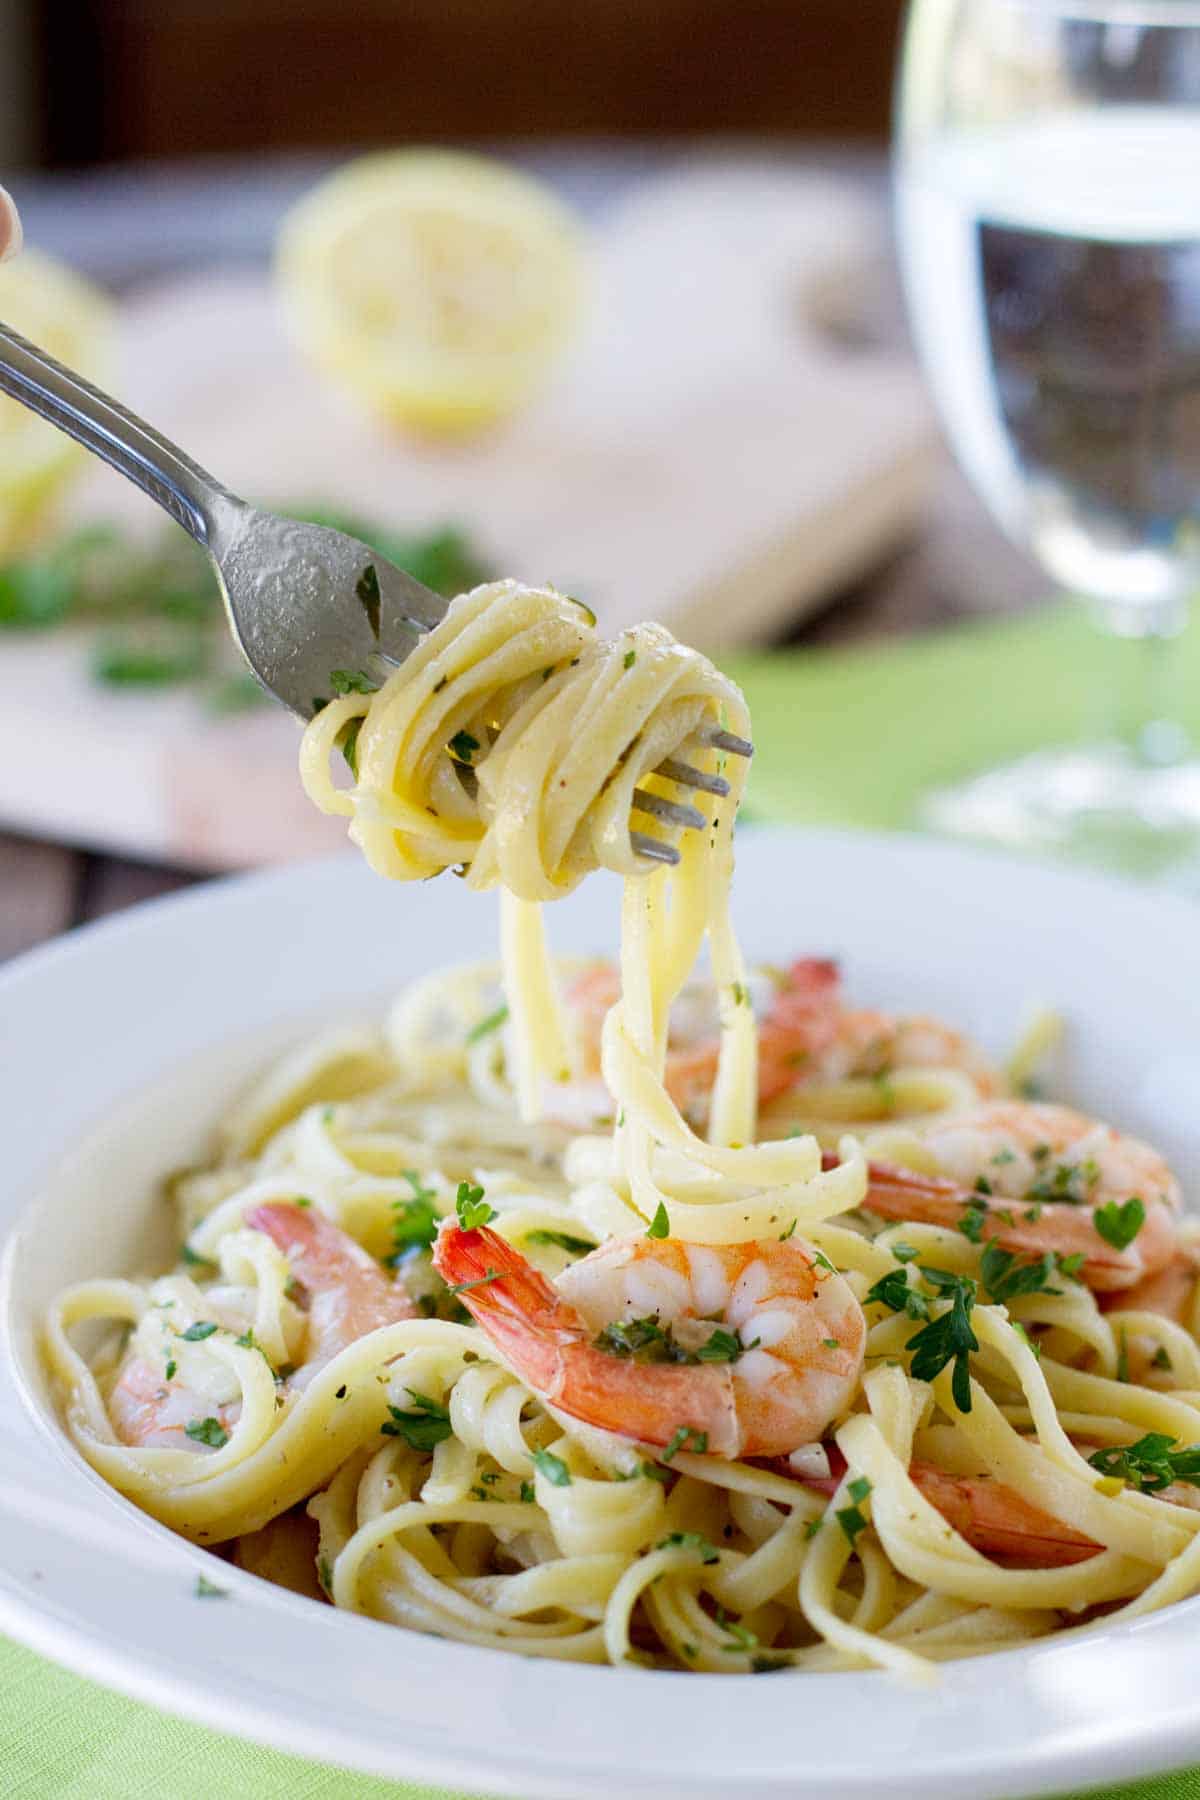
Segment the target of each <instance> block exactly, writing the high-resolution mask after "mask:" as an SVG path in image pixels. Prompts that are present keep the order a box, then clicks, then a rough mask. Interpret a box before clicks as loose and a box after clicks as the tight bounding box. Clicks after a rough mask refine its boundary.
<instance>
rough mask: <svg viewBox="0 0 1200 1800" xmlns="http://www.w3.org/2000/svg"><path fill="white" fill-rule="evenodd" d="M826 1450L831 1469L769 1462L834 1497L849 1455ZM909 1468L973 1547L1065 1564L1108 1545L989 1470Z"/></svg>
mask: <svg viewBox="0 0 1200 1800" xmlns="http://www.w3.org/2000/svg"><path fill="white" fill-rule="evenodd" d="M825 1450H826V1454H827V1455H828V1457H829V1469H830V1472H829V1474H828V1475H804V1476H797V1475H796V1473H795V1471H794V1470H793V1469H792V1467H791V1465H790V1463H789V1462H788V1459H787V1458H786V1457H779V1458H777V1459H775V1460H774V1461H773V1462H772V1464H771V1466H772V1468H774V1469H775V1470H777V1471H778V1473H779V1474H781V1475H790V1476H791V1477H792V1479H793V1480H799V1481H800V1482H801V1483H802V1485H803V1486H804V1487H806V1488H812V1489H813V1491H814V1492H815V1493H818V1494H825V1495H826V1496H827V1497H829V1498H832V1496H833V1494H834V1493H835V1491H836V1490H837V1487H838V1485H839V1483H840V1482H841V1479H842V1477H843V1475H844V1474H845V1473H846V1459H845V1457H844V1456H843V1455H842V1453H841V1451H840V1450H839V1449H838V1447H837V1445H836V1444H827V1445H826V1446H825ZM908 1474H909V1479H910V1481H911V1482H912V1484H913V1486H914V1487H915V1488H916V1490H917V1492H918V1493H919V1494H921V1495H922V1497H923V1498H924V1499H926V1500H928V1502H929V1504H930V1505H931V1506H932V1507H933V1508H934V1509H935V1511H937V1512H939V1513H940V1514H941V1515H942V1517H943V1519H945V1521H946V1523H947V1524H948V1525H950V1526H952V1527H953V1529H954V1530H955V1531H957V1533H958V1535H959V1537H961V1538H965V1539H966V1541H967V1543H968V1544H970V1545H971V1547H972V1549H975V1550H978V1551H979V1552H980V1553H981V1554H982V1555H984V1556H994V1557H997V1558H999V1559H1000V1560H1002V1561H1003V1562H1004V1563H1006V1564H1008V1565H1011V1566H1013V1567H1019V1568H1027V1569H1059V1568H1066V1567H1068V1566H1069V1565H1070V1564H1072V1563H1079V1562H1087V1561H1089V1559H1090V1558H1091V1557H1093V1556H1098V1555H1099V1554H1100V1552H1101V1550H1102V1549H1103V1548H1104V1546H1103V1544H1098V1543H1096V1541H1095V1539H1094V1538H1089V1537H1085V1536H1084V1534H1083V1533H1082V1532H1081V1531H1076V1530H1075V1529H1074V1527H1073V1526H1071V1525H1065V1524H1064V1523H1063V1522H1062V1520H1061V1519H1056V1518H1055V1517H1054V1516H1053V1514H1052V1513H1048V1512H1044V1511H1043V1510H1042V1508H1041V1507H1040V1506H1034V1505H1032V1503H1031V1502H1030V1501H1028V1500H1026V1499H1024V1498H1023V1496H1022V1495H1020V1494H1018V1493H1017V1491H1016V1489H1015V1488H1011V1487H1008V1486H1006V1485H1005V1483H1004V1482H1002V1481H996V1480H995V1479H994V1478H993V1477H992V1476H990V1475H948V1474H947V1473H946V1471H945V1470H944V1469H939V1468H937V1467H936V1466H935V1465H934V1464H933V1463H927V1462H919V1461H917V1462H913V1463H910V1465H909V1470H908Z"/></svg>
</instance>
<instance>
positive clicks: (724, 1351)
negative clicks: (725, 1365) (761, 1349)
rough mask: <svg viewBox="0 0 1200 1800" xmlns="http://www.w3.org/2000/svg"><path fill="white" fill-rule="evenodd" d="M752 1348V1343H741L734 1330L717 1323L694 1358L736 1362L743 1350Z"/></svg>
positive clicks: (700, 1360)
mask: <svg viewBox="0 0 1200 1800" xmlns="http://www.w3.org/2000/svg"><path fill="white" fill-rule="evenodd" d="M756 1341H757V1340H756ZM753 1348H754V1345H753V1344H743V1343H742V1340H741V1338H740V1337H739V1336H738V1334H737V1332H736V1331H726V1329H725V1327H724V1326H723V1325H718V1326H716V1327H715V1329H714V1330H713V1334H712V1336H711V1337H710V1338H709V1340H708V1342H707V1343H706V1344H701V1346H700V1348H699V1349H698V1350H697V1351H696V1360H697V1362H702V1363H707V1362H711V1363H716V1362H736V1361H737V1359H738V1357H739V1356H741V1355H742V1353H743V1351H744V1350H752V1349H753Z"/></svg>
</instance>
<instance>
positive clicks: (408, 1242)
mask: <svg viewBox="0 0 1200 1800" xmlns="http://www.w3.org/2000/svg"><path fill="white" fill-rule="evenodd" d="M404 1179H405V1181H407V1183H408V1185H409V1187H410V1188H411V1189H412V1199H411V1200H393V1201H392V1251H391V1254H390V1256H386V1257H384V1262H385V1263H387V1265H388V1266H389V1267H390V1268H394V1267H395V1266H396V1264H397V1263H398V1262H399V1261H400V1260H401V1259H402V1258H403V1257H405V1256H407V1255H408V1254H409V1252H410V1251H412V1250H427V1249H428V1248H429V1246H430V1244H432V1242H433V1240H434V1238H435V1237H436V1236H437V1229H438V1215H437V1211H436V1209H435V1207H434V1204H433V1203H434V1201H435V1200H436V1199H437V1190H436V1189H435V1188H427V1187H425V1186H424V1185H423V1184H422V1181H421V1177H420V1176H419V1175H418V1174H417V1171H416V1170H415V1169H405V1171H404Z"/></svg>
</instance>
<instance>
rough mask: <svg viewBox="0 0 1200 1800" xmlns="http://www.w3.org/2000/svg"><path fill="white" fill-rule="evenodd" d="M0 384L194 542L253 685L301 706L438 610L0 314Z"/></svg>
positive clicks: (653, 809)
mask: <svg viewBox="0 0 1200 1800" xmlns="http://www.w3.org/2000/svg"><path fill="white" fill-rule="evenodd" d="M0 392H3V393H5V394H8V395H10V396H11V398H12V399H14V400H19V401H20V402H21V404H22V405H23V406H27V407H29V409H30V410H31V411H32V412H35V413H38V414H40V416H41V417H42V418H43V419H46V420H48V421H49V423H50V424H51V425H56V426H57V427H58V429H59V430H60V431H65V432H66V434H67V436H68V437H73V438H75V439H76V441H77V442H78V443H80V444H82V445H83V446H84V448H85V449H87V450H90V451H91V452H92V453H93V455H95V456H98V457H100V458H101V460H102V461H103V462H106V463H108V464H109V466H110V467H111V468H114V469H116V470H117V471H118V473H120V474H122V475H124V476H125V477H126V478H127V479H128V480H130V481H132V482H133V483H134V485H135V486H136V487H139V488H141V490H142V492H143V493H145V494H148V495H149V496H150V498H151V500H155V501H157V503H158V504H159V506H161V507H162V509H163V511H164V512H166V513H169V514H170V516H171V518H172V519H174V521H175V523H176V524H177V525H182V527H183V529H184V530H185V531H186V532H188V533H189V534H190V536H192V537H194V538H195V540H196V542H197V543H198V544H201V545H202V546H203V548H204V549H205V550H207V552H208V554H209V556H210V557H211V558H212V563H213V567H214V569H215V570H216V575H217V581H218V583H219V585H220V589H221V597H222V599H223V601H224V603H225V613H226V617H227V619H228V621H229V629H230V631H231V632H232V633H233V640H234V642H235V644H236V645H237V647H238V649H239V650H240V651H241V653H242V655H243V656H244V657H245V659H246V661H247V663H248V664H249V665H250V669H251V672H252V673H253V674H254V676H255V677H256V678H257V680H258V681H259V682H261V684H262V685H263V687H265V688H266V689H267V691H268V692H269V693H271V694H273V695H274V696H275V698H276V699H277V700H280V701H282V703H283V704H284V706H286V707H288V708H289V710H290V711H292V712H294V713H296V714H297V715H298V716H299V717H300V718H301V719H310V718H311V717H312V716H313V714H314V713H315V712H316V711H318V709H319V708H320V707H321V706H322V705H323V704H324V702H325V700H326V699H327V698H328V695H329V688H330V686H331V683H330V675H331V673H332V672H333V671H338V670H344V669H351V670H354V671H355V672H356V673H357V672H358V671H362V672H363V673H364V674H365V675H367V676H368V677H369V678H370V679H371V680H374V681H375V682H376V683H378V684H382V682H384V681H385V680H386V679H387V677H388V676H389V675H390V674H391V673H392V671H393V670H394V669H396V668H398V667H399V666H400V664H401V663H402V662H403V661H404V659H405V658H406V657H407V656H408V655H409V654H410V653H411V652H412V650H413V649H414V648H415V647H416V645H417V643H418V642H419V641H420V639H421V637H422V636H423V635H424V634H425V633H426V632H428V631H432V630H433V628H434V627H435V626H436V625H438V624H440V623H441V621H442V619H443V618H444V617H445V615H446V610H447V606H448V602H447V601H446V600H445V599H443V597H442V596H441V595H440V594H435V593H433V592H432V590H431V589H429V588H427V587H422V585H421V583H420V582H419V581H414V580H413V578H412V576H411V575H406V574H405V572H404V570H403V569H397V568H396V567H395V565H394V564H392V563H390V562H388V561H386V559H385V558H384V557H382V556H380V555H379V554H378V553H377V552H376V551H374V550H372V549H371V547H370V545H369V544H364V543H362V542H361V541H360V540H359V539H358V538H354V537H350V536H348V535H347V534H346V533H345V532H344V531H334V530H332V529H331V528H330V527H329V526H326V525H308V524H304V523H302V522H301V521H299V520H296V519H288V518H282V517H280V516H279V515H278V514H276V513H269V512H265V511H263V510H262V509H261V508H260V507H257V506H250V505H248V504H247V502H246V501H244V500H240V499H239V498H238V496H237V495H236V494H232V493H230V491H229V489H228V488H226V487H222V485H221V483H220V482H219V481H215V480H214V479H213V477H212V476H211V475H210V474H208V472H207V471H206V470H204V469H202V468H201V467H200V465H199V463H195V462H193V461H192V459H191V457H190V456H186V455H185V454H184V452H183V451H182V450H180V449H179V448H178V447H177V445H175V444H172V443H171V442H170V441H169V439H167V438H165V437H163V436H162V435H161V433H160V432H157V431H155V430H154V429H153V427H152V426H150V425H147V424H146V423H145V421H144V420H142V419H139V418H137V417H136V415H135V414H134V413H131V412H129V411H128V410H127V408H125V407H123V406H121V405H119V404H118V402H117V401H116V400H113V399H112V398H111V397H110V396H109V395H108V394H105V393H103V392H101V390H100V389H99V388H98V387H94V386H93V385H92V383H91V382H89V381H85V380H84V378H83V377H82V376H81V375H77V374H75V373H74V372H73V371H72V370H71V369H67V368H64V367H63V365H62V364H61V363H59V362H56V361H55V360H54V358H53V357H52V356H49V355H48V354H47V353H46V351H44V350H41V349H39V348H38V347H37V345H36V344H31V343H30V342H29V341H28V340H27V339H26V338H23V337H21V336H20V335H19V334H18V333H17V332H15V331H13V330H11V329H10V328H9V327H8V326H7V325H3V324H0ZM698 741H699V742H701V743H704V744H708V745H710V746H713V747H715V748H716V749H718V750H721V751H724V752H725V753H726V754H727V755H732V756H750V755H752V753H753V745H752V744H750V743H749V742H748V741H747V740H746V739H745V738H740V737H735V736H734V735H733V734H732V733H731V732H727V731H716V730H713V731H709V732H707V733H705V734H702V735H701V736H700V738H699V739H698ZM655 773H656V774H658V775H661V776H663V777H665V778H666V779H667V780H668V781H672V782H674V783H675V784H676V785H677V786H678V787H680V788H684V789H699V790H702V791H704V792H706V793H710V794H718V795H724V794H727V793H728V792H729V784H728V782H727V781H726V780H725V779H724V777H723V776H721V775H710V774H708V773H707V772H706V771H705V770H703V769H697V768H694V767H693V766H692V765H691V764H690V763H687V762H681V761H679V760H677V759H676V758H670V759H669V760H668V761H666V762H663V763H661V764H660V765H659V767H658V768H657V770H656V771H655ZM633 810H634V811H635V812H638V813H641V814H643V815H645V816H646V817H648V818H653V819H658V820H660V821H661V822H662V823H663V824H666V825H674V826H678V827H683V828H684V829H687V830H699V829H700V828H702V827H703V825H704V824H705V819H704V815H703V814H702V813H701V812H700V811H699V809H698V808H697V807H695V806H692V805H690V804H689V803H687V802H683V801H678V800H668V799H666V798H665V797H664V796H663V795H660V794H652V793H649V792H647V791H646V790H645V789H644V788H635V790H634V793H633ZM630 843H631V846H632V848H633V850H634V851H635V853H636V854H637V855H639V856H644V857H648V858H650V859H652V860H653V861H656V862H663V863H677V862H678V861H679V852H678V850H677V849H676V848H675V846H674V845H673V844H668V843H664V842H663V840H662V839H661V838H658V837H654V836H653V835H652V834H650V833H649V832H644V831H634V830H632V829H631V831H630Z"/></svg>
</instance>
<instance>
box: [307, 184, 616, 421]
mask: <svg viewBox="0 0 1200 1800" xmlns="http://www.w3.org/2000/svg"><path fill="white" fill-rule="evenodd" d="M582 265H583V253H582V247H581V240H580V233H579V229H578V227H577V225H576V224H575V221H574V220H573V219H572V217H571V215H570V214H569V213H568V212H567V211H566V209H565V208H564V207H563V206H562V205H561V204H560V203H559V201H558V200H557V199H556V198H555V197H554V195H553V194H551V193H550V192H549V191H548V190H547V189H546V188H544V187H543V186H542V184H541V183H540V182H537V181H534V180H533V179H531V178H530V177H529V176H526V175H522V174H519V173H518V172H517V171H515V170H514V169H511V168H508V167H507V166H505V165H504V164H501V163H496V162H491V161H488V160H486V159H485V158H482V157H475V156H462V155H457V154H452V153H450V152H446V151H417V150H408V151H396V152H392V153H388V154H385V155H380V156H369V157H363V158H361V159H359V160H357V161H355V162H352V163H349V164H347V165H346V166H345V167H344V168H342V169H340V170H338V171H337V172H336V173H335V174H333V175H331V176H330V177H328V179H326V180H325V181H323V182H321V183H320V184H319V185H318V186H317V187H316V188H314V189H313V190H312V191H311V192H310V193H309V194H307V195H306V196H305V197H304V199H302V200H301V201H300V202H299V203H298V204H297V205H296V206H295V207H294V208H293V209H292V211H291V212H290V213H289V214H288V216H287V217H286V219H285V220H284V223H283V226H282V229H281V231H280V236H279V243H278V249H277V260H276V274H277V281H278V287H279V292H280V296H281V299H282V302H283V306H284V311H285V316H286V319H287V322H288V325H289V329H290V331H291V333H292V335H293V337H294V339H295V341H296V342H297V344H298V345H299V346H300V347H301V348H302V349H303V350H304V351H305V352H306V353H307V354H308V355H309V356H311V357H312V358H313V360H314V361H315V362H316V363H318V364H319V365H320V366H321V367H322V368H323V369H325V370H327V371H328V372H329V373H330V374H331V375H332V376H333V377H335V378H336V379H337V380H339V381H340V382H342V383H343V384H344V385H345V386H346V387H347V388H348V389H350V390H351V391H352V392H353V393H354V394H356V395H357V396H358V397H359V398H360V399H361V400H362V401H364V402H365V403H366V405H367V406H368V407H370V408H371V409H372V410H373V411H375V412H377V413H379V414H382V415H383V417H385V418H386V419H388V420H390V421H392V422H395V423H398V424H402V425H407V426H411V427H415V428H417V429H419V430H424V431H430V432H441V433H457V432H466V431H470V430H473V429H476V428H478V427H479V426H481V425H485V424H487V423H490V422H491V421H492V420H494V419H497V418H500V417H503V416H504V415H505V414H507V413H510V412H512V411H513V410H514V409H515V408H516V407H518V406H519V405H520V404H521V403H522V402H523V401H524V400H525V399H526V398H527V397H528V396H529V394H530V393H531V392H532V391H533V390H534V389H535V388H536V387H538V386H539V385H540V384H541V383H542V381H543V380H544V379H545V377H546V375H547V374H548V372H549V370H550V369H551V368H552V367H553V365H554V363H555V361H556V359H557V357H558V354H559V352H560V351H561V349H562V348H563V346H564V345H565V344H566V342H567V341H568V339H569V337H570V335H571V331H572V328H573V326H574V324H575V322H576V320H577V317H578V314H579V310H580V301H581V292H582V287H583V279H582Z"/></svg>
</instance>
